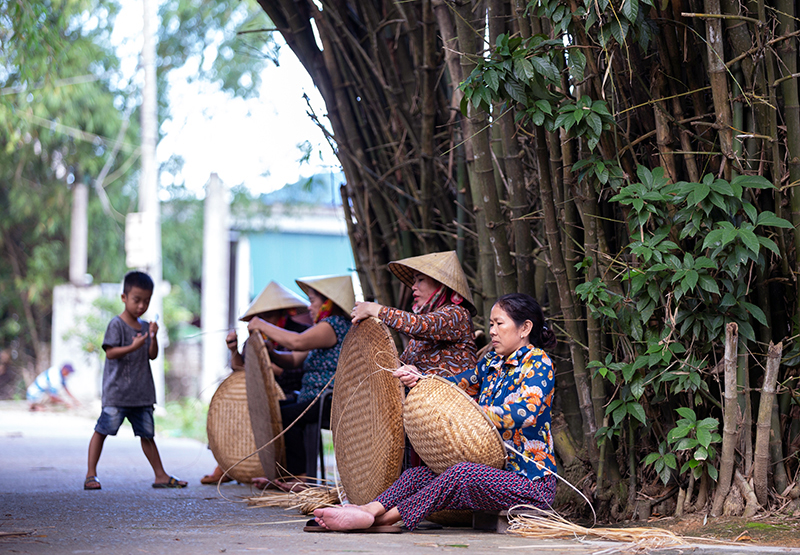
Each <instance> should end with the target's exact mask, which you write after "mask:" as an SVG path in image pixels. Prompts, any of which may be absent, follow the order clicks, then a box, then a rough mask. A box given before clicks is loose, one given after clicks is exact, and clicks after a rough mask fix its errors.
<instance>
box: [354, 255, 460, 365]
mask: <svg viewBox="0 0 800 555" xmlns="http://www.w3.org/2000/svg"><path fill="white" fill-rule="evenodd" d="M389 270H391V272H392V273H393V274H394V275H395V276H397V277H398V278H399V279H400V281H402V282H403V283H405V284H406V285H407V286H408V287H409V288H410V289H411V292H412V294H413V296H414V304H413V308H412V312H406V311H404V310H399V309H396V308H391V307H386V306H382V305H380V304H378V303H373V302H363V303H356V306H355V307H354V308H353V312H352V313H351V316H352V317H353V323H354V324H355V323H357V322H359V321H360V320H363V319H365V318H368V317H369V316H374V317H376V318H378V319H379V320H381V321H382V322H383V323H384V324H386V325H387V326H388V327H389V328H391V329H394V330H397V331H398V332H400V333H403V334H405V335H408V336H409V337H410V341H409V342H408V345H407V346H406V348H405V350H404V351H403V354H402V355H400V361H401V362H402V363H403V364H404V365H406V366H411V367H413V368H415V369H416V370H418V371H420V372H422V373H423V374H439V375H442V376H452V375H455V374H458V373H459V372H463V371H464V370H466V369H468V368H473V367H474V366H475V362H476V347H475V340H474V338H473V327H472V315H473V314H475V307H474V304H473V301H472V295H471V294H470V291H469V287H468V286H467V278H466V276H465V275H464V270H463V269H462V268H461V263H460V262H459V261H458V257H457V256H456V253H455V251H449V252H438V253H432V254H425V255H422V256H414V257H412V258H405V259H403V260H398V261H396V262H390V263H389Z"/></svg>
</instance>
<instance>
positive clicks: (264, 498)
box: [246, 486, 339, 515]
mask: <svg viewBox="0 0 800 555" xmlns="http://www.w3.org/2000/svg"><path fill="white" fill-rule="evenodd" d="M246 499H247V504H248V505H250V506H251V507H286V508H287V509H299V510H300V512H301V513H303V514H304V515H308V514H311V513H313V512H314V509H319V508H322V507H332V506H333V505H338V504H339V494H338V492H337V488H336V487H335V486H315V487H310V488H307V489H304V490H300V491H296V492H283V491H281V492H277V491H266V490H265V491H264V492H262V493H261V494H259V495H256V496H254V497H247V498H246Z"/></svg>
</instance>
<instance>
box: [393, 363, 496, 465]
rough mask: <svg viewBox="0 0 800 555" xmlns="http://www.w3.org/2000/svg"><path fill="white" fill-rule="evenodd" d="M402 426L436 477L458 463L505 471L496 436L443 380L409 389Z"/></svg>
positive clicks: (478, 411) (470, 403) (466, 400)
mask: <svg viewBox="0 0 800 555" xmlns="http://www.w3.org/2000/svg"><path fill="white" fill-rule="evenodd" d="M403 424H404V426H405V432H406V435H408V439H409V441H410V442H411V445H412V446H413V447H414V450H415V451H416V452H417V454H418V455H419V456H420V458H421V459H422V460H423V461H424V462H425V464H426V465H428V467H429V468H430V469H431V470H433V472H435V473H436V474H441V473H442V472H444V471H445V470H447V469H448V468H450V467H451V466H453V465H456V464H458V463H461V462H473V463H479V464H485V465H487V466H492V467H494V468H504V467H505V462H506V448H505V445H504V444H503V439H502V438H501V437H500V432H498V431H497V428H495V427H494V425H492V423H491V422H490V421H489V418H488V417H487V416H486V415H485V414H484V412H483V410H481V408H480V407H479V406H478V404H477V403H476V402H475V401H474V400H473V399H472V398H471V397H470V396H469V395H467V393H466V392H465V391H464V390H463V389H461V388H460V387H458V386H457V385H455V384H454V383H452V382H450V381H448V380H445V379H444V378H441V377H439V376H433V375H430V376H427V377H425V378H423V379H420V380H419V381H418V382H417V384H416V385H415V386H414V387H413V388H411V391H409V393H408V395H407V396H406V400H405V404H404V407H403Z"/></svg>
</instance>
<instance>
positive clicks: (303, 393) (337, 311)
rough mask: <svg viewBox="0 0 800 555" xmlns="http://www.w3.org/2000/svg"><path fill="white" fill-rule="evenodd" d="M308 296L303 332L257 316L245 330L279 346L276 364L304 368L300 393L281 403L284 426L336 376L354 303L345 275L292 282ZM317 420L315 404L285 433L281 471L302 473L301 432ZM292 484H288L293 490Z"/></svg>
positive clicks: (257, 482) (274, 357) (258, 483)
mask: <svg viewBox="0 0 800 555" xmlns="http://www.w3.org/2000/svg"><path fill="white" fill-rule="evenodd" d="M295 281H296V282H297V285H299V286H300V288H301V289H302V290H303V291H304V292H305V293H306V295H308V300H309V303H310V305H309V307H308V310H309V312H310V313H311V317H312V318H313V320H314V325H313V326H312V327H310V328H308V329H307V330H306V331H304V332H302V333H297V332H293V331H289V330H285V329H283V328H280V327H278V326H275V325H272V324H270V323H269V322H266V321H264V320H262V319H261V318H253V319H252V320H250V322H249V323H248V325H247V329H248V330H250V331H252V330H259V331H260V332H261V333H263V334H264V335H265V336H266V337H267V338H268V339H270V340H272V341H275V342H276V343H278V344H280V345H283V346H284V347H286V348H287V349H290V350H289V351H287V352H281V351H273V350H272V349H270V357H271V358H272V360H273V361H274V362H275V363H277V364H278V365H280V366H285V365H288V366H289V367H298V366H301V365H302V367H303V380H302V383H301V387H300V391H298V392H297V395H296V396H294V398H292V397H293V396H292V395H288V392H287V400H286V401H281V419H282V420H283V423H284V425H287V424H290V423H291V422H294V421H295V420H296V419H297V418H298V417H299V416H300V415H301V414H302V413H303V411H304V410H306V409H307V408H308V406H309V405H310V404H311V403H312V402H313V401H314V400H315V399H316V397H317V395H318V394H319V392H320V391H322V389H323V388H324V387H325V385H326V384H328V382H331V385H332V384H333V382H332V381H331V378H332V377H333V375H334V374H335V373H336V365H337V364H338V363H339V353H340V351H341V350H342V341H344V337H345V335H347V332H348V330H349V329H350V318H349V316H348V314H349V313H350V310H351V309H352V308H353V305H354V304H355V295H354V294H353V282H352V279H351V278H350V276H322V277H313V278H304V279H298V280H295ZM318 417H319V404H318V403H317V404H315V405H314V406H313V407H311V409H310V410H309V411H308V412H306V413H305V414H304V415H303V418H302V420H300V421H299V422H298V423H297V424H295V425H294V426H292V427H291V428H289V430H288V431H287V432H286V433H285V434H284V441H285V444H286V467H287V470H288V471H289V473H291V474H292V475H294V476H298V477H302V476H303V475H304V474H305V470H306V452H305V444H304V442H303V430H304V429H305V427H306V425H307V424H308V423H310V422H316V421H317V419H318ZM253 484H254V485H256V486H260V487H264V486H266V485H267V481H266V478H264V479H260V478H255V479H254V480H253ZM292 486H294V484H287V487H292Z"/></svg>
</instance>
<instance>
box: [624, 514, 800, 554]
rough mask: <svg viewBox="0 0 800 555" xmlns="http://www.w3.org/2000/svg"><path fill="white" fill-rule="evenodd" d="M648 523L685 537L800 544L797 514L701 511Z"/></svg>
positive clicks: (799, 524) (777, 544) (772, 543)
mask: <svg viewBox="0 0 800 555" xmlns="http://www.w3.org/2000/svg"><path fill="white" fill-rule="evenodd" d="M637 525H638V526H641V524H637ZM646 526H652V527H658V528H665V529H668V530H670V531H672V532H674V533H675V534H678V535H679V536H683V537H691V538H703V539H706V540H709V539H711V540H721V541H724V542H741V543H742V544H743V545H769V546H783V547H800V534H798V533H797V530H798V527H799V526H800V518H799V517H797V516H787V515H778V516H763V517H762V516H756V517H755V518H753V519H744V518H741V517H719V518H711V517H708V519H706V518H705V516H704V515H701V514H698V515H687V516H685V517H682V518H675V517H665V518H654V519H651V520H650V521H649V522H648V523H647V524H646Z"/></svg>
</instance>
